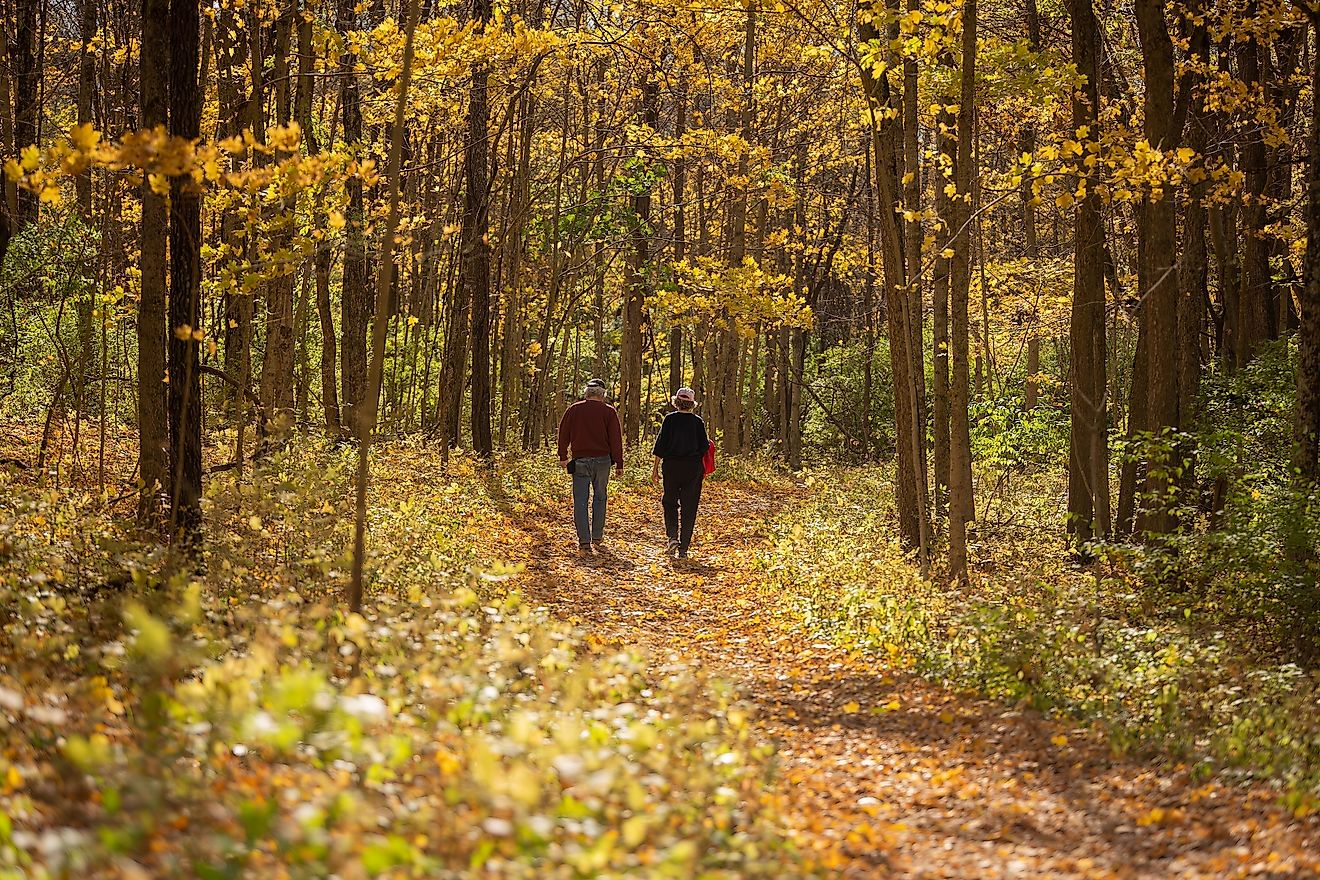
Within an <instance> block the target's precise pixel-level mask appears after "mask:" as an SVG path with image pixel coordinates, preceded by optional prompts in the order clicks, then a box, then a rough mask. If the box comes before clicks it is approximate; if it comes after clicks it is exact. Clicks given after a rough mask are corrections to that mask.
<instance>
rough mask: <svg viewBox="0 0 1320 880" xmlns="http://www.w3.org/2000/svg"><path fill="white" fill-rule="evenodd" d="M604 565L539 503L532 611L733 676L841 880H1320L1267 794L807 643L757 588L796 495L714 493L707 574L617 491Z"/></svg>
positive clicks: (792, 814) (798, 831)
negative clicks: (772, 528)
mask: <svg viewBox="0 0 1320 880" xmlns="http://www.w3.org/2000/svg"><path fill="white" fill-rule="evenodd" d="M612 488H613V491H612V493H611V499H610V511H609V519H608V525H607V529H606V541H607V542H608V543H607V544H606V547H605V551H604V552H603V553H601V554H599V555H598V556H597V557H596V558H594V559H591V560H580V559H579V558H578V557H577V556H576V555H575V552H574V551H575V542H574V540H573V536H572V525H571V522H570V516H569V512H568V511H566V510H560V509H558V508H555V507H542V508H539V510H538V513H537V516H536V517H535V518H534V519H533V518H530V517H529V521H527V522H526V524H525V528H526V529H527V530H528V531H531V532H535V533H536V534H535V536H534V537H535V539H536V540H535V541H534V542H533V545H534V546H535V547H536V548H537V550H536V551H535V552H534V554H533V556H532V558H531V559H530V560H528V573H527V576H526V578H525V580H523V584H522V589H523V591H524V593H525V594H526V595H527V596H528V598H529V599H530V600H531V601H533V602H535V603H537V604H541V605H545V606H546V607H547V608H549V609H550V610H551V611H552V612H553V613H555V614H557V615H558V616H561V617H563V618H565V619H568V620H570V621H573V622H576V623H578V624H580V625H581V626H583V627H585V628H586V629H587V630H588V631H589V632H592V633H594V634H595V635H596V636H597V637H599V638H601V639H603V640H607V641H613V642H617V643H619V644H620V645H622V646H626V647H639V648H642V649H644V650H646V651H648V652H651V653H652V654H653V655H655V656H658V657H664V658H672V659H675V660H681V661H684V662H689V663H692V664H694V665H697V666H699V667H701V668H702V669H703V670H706V671H709V672H711V673H714V674H716V675H718V676H720V677H723V678H725V679H728V680H730V681H732V682H733V683H734V684H735V685H736V686H737V687H738V688H739V690H740V692H741V694H742V695H743V697H744V698H745V699H746V700H747V702H748V703H749V705H750V706H751V707H752V709H753V715H754V719H753V722H752V723H753V724H754V725H756V726H757V727H758V728H759V730H760V732H761V733H762V734H763V736H764V737H765V738H767V739H769V740H771V741H773V742H774V743H775V744H776V745H777V748H778V760H779V772H778V774H777V781H776V786H777V797H778V799H779V801H780V804H779V808H780V810H781V812H782V813H783V814H784V816H785V817H786V821H787V822H788V824H789V826H790V830H791V832H792V834H793V836H794V837H795V838H796V839H797V841H798V844H799V846H801V847H803V848H805V849H808V850H811V851H814V852H815V853H816V855H817V857H818V858H819V859H820V860H821V861H822V862H823V863H824V864H826V865H830V866H833V867H834V868H835V870H836V872H837V873H836V874H835V876H839V877H848V878H854V877H890V876H893V877H919V878H935V877H950V878H997V877H1067V878H1074V877H1075V878H1125V880H1126V878H1169V877H1178V878H1192V877H1238V876H1252V877H1266V878H1274V880H1282V878H1303V877H1308V878H1309V877H1320V823H1318V822H1317V821H1316V817H1315V816H1311V817H1309V818H1301V819H1299V818H1295V817H1294V816H1293V815H1292V814H1291V813H1289V812H1288V811H1287V810H1285V809H1284V808H1282V807H1281V806H1279V805H1278V792H1277V791H1275V790H1272V789H1269V788H1266V787H1263V786H1257V787H1252V788H1243V787H1232V786H1227V785H1224V784H1221V783H1217V782H1209V783H1203V782H1198V781H1197V780H1195V779H1194V778H1193V776H1192V774H1191V772H1190V768H1187V767H1185V766H1182V765H1178V764H1175V763H1173V762H1171V761H1167V760H1166V761H1162V762H1161V761H1154V760H1150V761H1143V760H1140V759H1135V758H1130V757H1128V758H1123V757H1116V756H1114V754H1113V753H1112V751H1111V749H1110V748H1109V747H1108V745H1107V744H1106V743H1105V742H1104V740H1103V738H1102V736H1101V735H1100V734H1098V733H1096V732H1095V731H1093V730H1090V729H1087V728H1078V727H1076V726H1069V725H1068V724H1066V723H1064V722H1060V721H1054V720H1051V719H1048V718H1046V717H1044V716H1042V715H1041V714H1040V713H1037V712H1034V711H1030V710H1023V709H1018V708H1015V707H1012V706H1009V705H1005V704H1003V703H1001V702H995V701H991V700H986V699H981V698H978V697H976V696H970V695H968V694H965V693H959V692H956V691H954V690H950V689H948V688H944V687H940V686H938V685H934V684H932V683H930V682H928V681H925V680H923V679H922V678H920V677H917V676H915V675H912V674H910V673H907V672H904V671H901V670H895V669H891V668H887V667H886V666H885V664H884V663H883V662H882V661H880V660H877V659H875V658H865V657H859V656H857V655H856V654H854V653H850V652H848V651H845V650H842V649H840V648H838V647H835V646H832V645H830V644H827V643H826V642H824V641H821V640H819V639H815V638H812V637H811V636H810V634H809V633H807V632H806V631H804V630H803V629H802V628H801V626H800V624H799V623H798V621H797V619H796V618H795V616H794V614H792V613H791V612H790V611H789V610H788V609H787V608H786V607H785V606H784V604H783V601H782V599H780V598H779V597H776V596H774V595H770V594H768V593H766V592H764V591H763V590H761V589H759V588H758V587H757V585H756V584H755V583H754V582H752V578H751V577H750V576H749V575H748V572H749V571H750V568H751V566H753V565H754V561H752V559H753V557H752V554H754V553H755V552H756V550H757V547H758V546H760V545H762V544H763V543H764V541H765V539H766V534H767V528H766V523H767V521H768V519H769V518H770V517H772V516H774V514H775V513H776V512H777V510H778V509H779V507H780V505H782V504H783V503H784V501H785V499H784V498H783V496H782V494H776V495H774V496H772V495H771V494H770V493H769V492H768V491H766V490H758V489H757V488H756V487H754V486H749V485H730V484H726V483H709V482H708V483H707V485H706V488H705V491H704V493H703V497H702V507H701V514H700V518H699V520H698V522H697V534H696V538H695V540H694V542H693V559H691V560H690V561H688V562H687V564H685V565H682V566H675V564H674V563H673V562H672V561H670V560H669V559H668V558H667V557H666V556H665V553H664V532H663V526H662V525H661V519H660V509H659V502H658V498H657V497H656V494H655V493H654V492H652V491H650V490H649V489H648V490H639V489H635V488H632V487H622V486H619V485H617V484H616V485H615V486H613V487H612Z"/></svg>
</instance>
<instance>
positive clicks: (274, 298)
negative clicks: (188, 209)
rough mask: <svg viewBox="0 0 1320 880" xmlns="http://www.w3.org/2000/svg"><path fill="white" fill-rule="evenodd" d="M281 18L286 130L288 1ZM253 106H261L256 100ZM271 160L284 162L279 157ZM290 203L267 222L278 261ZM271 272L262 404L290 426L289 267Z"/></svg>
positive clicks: (291, 6)
mask: <svg viewBox="0 0 1320 880" xmlns="http://www.w3.org/2000/svg"><path fill="white" fill-rule="evenodd" d="M281 5H282V8H281V10H280V16H279V18H278V19H277V20H276V22H275V31H276V36H275V57H274V64H273V70H272V74H273V76H272V80H273V82H272V86H273V88H274V90H275V121H276V124H278V125H280V126H287V125H288V124H289V123H290V121H292V118H293V103H292V100H291V95H292V91H291V89H290V76H289V46H290V42H291V38H292V30H293V18H294V14H295V12H296V7H295V3H294V2H292V0H283V2H282V4H281ZM258 100H259V101H260V102H261V103H263V104H264V101H261V98H260V96H259V97H258ZM275 158H276V160H277V161H279V160H284V159H287V158H288V154H287V153H286V152H283V151H280V152H279V153H277V155H276V157H275ZM294 209H295V204H294V203H293V201H292V200H290V201H287V202H281V203H279V204H277V205H276V206H275V214H274V216H273V217H272V218H271V219H272V226H273V229H272V233H271V251H272V252H273V253H274V254H276V255H279V254H280V253H282V252H283V251H287V250H288V249H289V245H290V243H291V242H292V239H293V224H294V223H295V222H296V213H295V210H294ZM274 259H276V260H279V262H277V263H275V265H274V266H273V267H272V268H273V269H274V271H275V276H274V277H273V278H271V279H270V282H269V283H268V284H266V286H265V289H266V297H265V299H266V354H265V357H264V358H262V361H261V404H262V407H263V408H264V409H265V411H266V417H267V418H268V419H269V420H271V421H272V422H273V423H275V422H276V420H277V419H278V420H279V421H280V422H285V423H288V424H292V413H293V403H294V399H293V398H294V395H293V390H294V379H293V365H294V322H293V317H294V316H293V312H294V303H293V299H294V295H293V290H294V263H293V261H292V260H285V259H282V258H280V257H278V256H276V257H275V258H274Z"/></svg>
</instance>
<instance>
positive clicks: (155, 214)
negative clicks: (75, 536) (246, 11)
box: [137, 0, 171, 526]
mask: <svg viewBox="0 0 1320 880" xmlns="http://www.w3.org/2000/svg"><path fill="white" fill-rule="evenodd" d="M169 8H170V3H169V0H142V52H141V62H140V63H141V79H140V82H141V89H142V93H141V105H142V106H141V110H142V126H143V127H144V128H148V129H150V128H156V127H158V126H159V127H162V128H163V127H164V125H165V122H166V120H167V106H168V105H167V103H166V87H165V84H166V82H167V77H168V76H169V69H170V57H169V55H170V38H169V34H168V30H167V29H168V26H169ZM167 235H168V221H167V219H166V213H165V198H164V197H163V196H162V195H160V194H159V193H157V192H156V191H155V190H154V189H153V188H152V186H151V181H150V179H147V180H144V181H143V183H142V244H141V249H140V257H139V263H138V266H139V269H140V270H141V273H142V293H141V297H140V299H139V303H138V316H137V349H138V376H137V380H138V478H139V479H140V480H141V485H142V491H141V494H140V495H139V497H138V520H139V522H141V523H142V524H143V525H145V526H156V525H159V524H160V523H161V521H162V518H163V507H162V505H161V498H162V496H163V495H164V494H166V493H169V492H170V486H171V481H170V476H169V474H170V471H169V462H170V452H169V449H170V438H169V415H168V410H167V408H166V387H167V386H166V381H165V348H166V343H165V337H166V331H165V289H166V288H165V284H166V282H165V272H166V268H165V242H166V236H167Z"/></svg>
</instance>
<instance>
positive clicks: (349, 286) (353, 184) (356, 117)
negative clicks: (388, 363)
mask: <svg viewBox="0 0 1320 880" xmlns="http://www.w3.org/2000/svg"><path fill="white" fill-rule="evenodd" d="M336 27H337V28H338V30H339V33H340V34H341V35H347V34H348V32H349V31H351V30H353V29H354V28H356V27H357V13H356V11H355V3H354V0H339V9H338V17H337V21H336ZM356 63H357V56H356V55H354V54H353V53H351V52H349V51H348V49H347V46H345V49H344V53H343V55H342V56H341V58H340V65H339V75H340V80H339V89H340V92H339V107H340V112H341V113H342V115H343V125H344V143H345V144H346V145H347V146H348V148H349V149H350V150H356V149H358V148H359V147H360V146H361V144H362V99H361V96H360V93H359V91H358V80H357V74H356V73H354V71H353V68H354V65H355V64H356ZM344 188H345V189H346V190H347V191H348V217H347V220H348V223H347V224H346V225H345V233H346V234H345V238H344V276H343V292H342V297H341V299H340V316H339V332H340V334H341V335H340V340H341V341H340V350H341V353H342V359H343V363H342V365H341V367H342V372H343V381H342V387H343V394H342V395H341V396H340V407H341V418H346V419H347V422H348V428H349V430H350V432H351V433H353V434H354V435H355V436H359V437H360V436H361V435H362V425H363V419H362V415H363V414H362V413H361V411H360V408H359V404H360V403H361V402H362V398H363V395H364V394H365V393H366V385H367V313H368V311H369V309H370V298H371V297H370V292H369V291H368V289H367V251H366V240H365V234H366V233H365V226H366V215H365V208H364V202H363V197H362V181H361V179H359V178H357V177H350V178H349V179H348V180H347V181H345V183H344Z"/></svg>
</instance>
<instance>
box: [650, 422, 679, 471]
mask: <svg viewBox="0 0 1320 880" xmlns="http://www.w3.org/2000/svg"><path fill="white" fill-rule="evenodd" d="M673 424H674V423H673V421H672V420H671V419H670V418H669V417H668V416H665V419H664V421H662V422H661V423H660V432H659V433H658V434H656V435H655V443H653V444H652V445H651V457H652V458H654V459H655V461H654V463H653V464H652V465H651V482H652V483H659V482H660V460H661V458H663V457H664V455H665V453H666V452H668V451H669V435H670V434H671V433H673Z"/></svg>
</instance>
